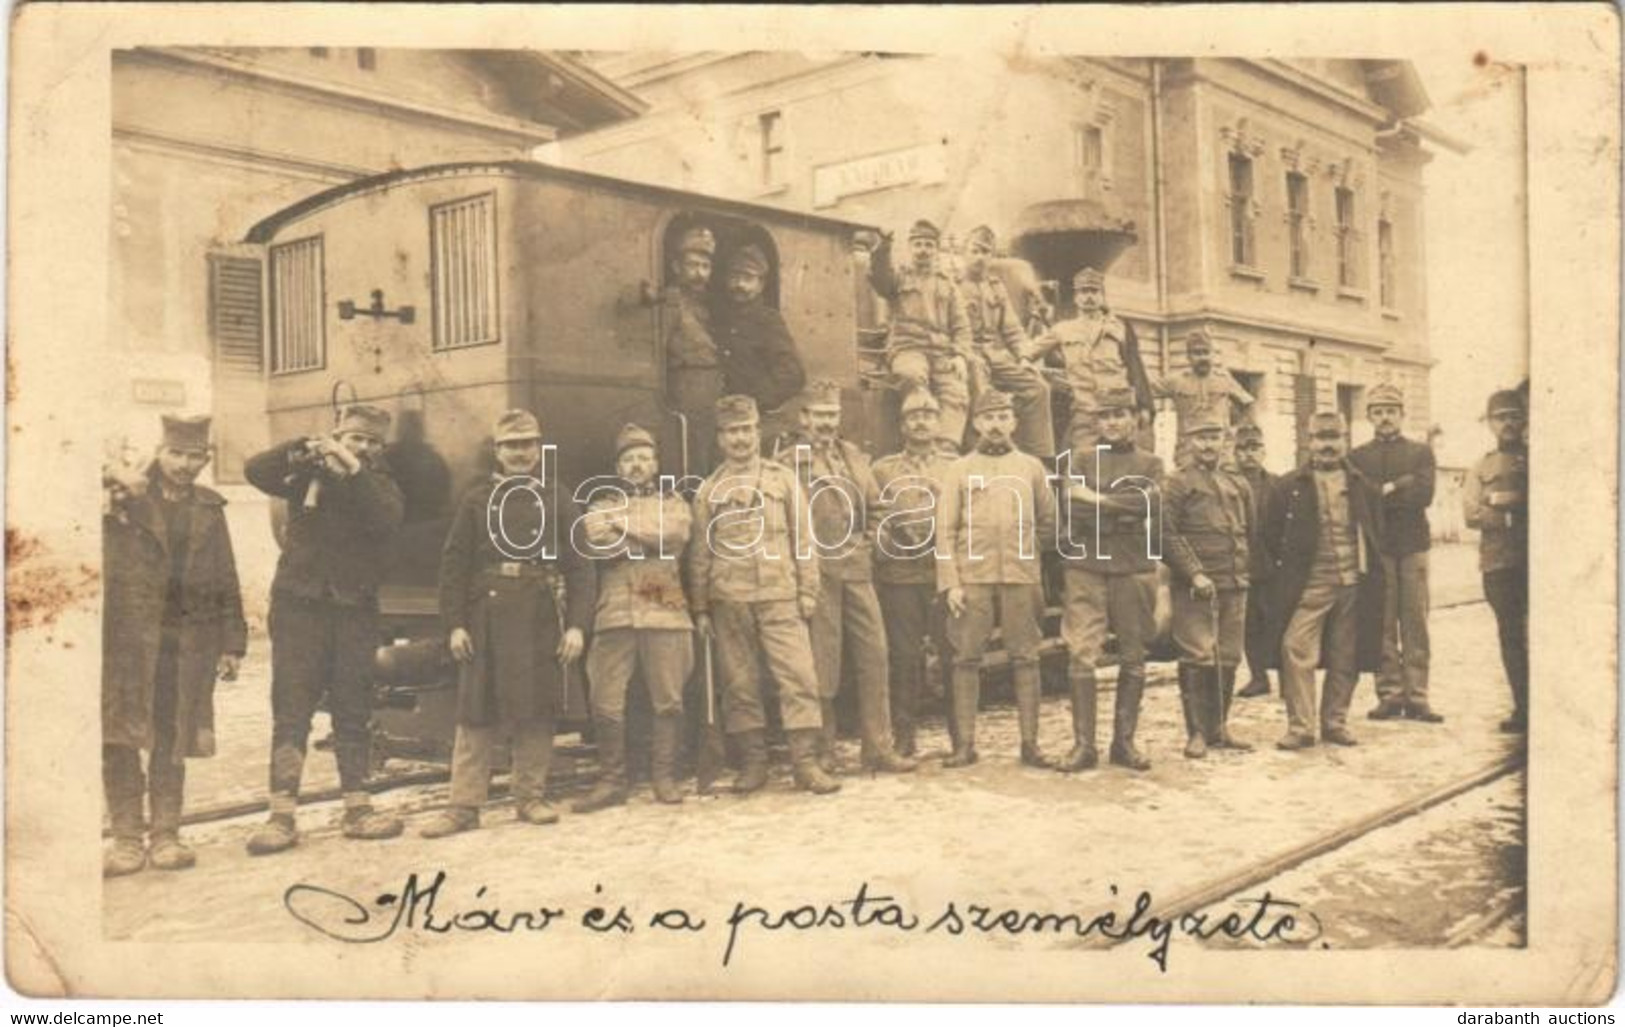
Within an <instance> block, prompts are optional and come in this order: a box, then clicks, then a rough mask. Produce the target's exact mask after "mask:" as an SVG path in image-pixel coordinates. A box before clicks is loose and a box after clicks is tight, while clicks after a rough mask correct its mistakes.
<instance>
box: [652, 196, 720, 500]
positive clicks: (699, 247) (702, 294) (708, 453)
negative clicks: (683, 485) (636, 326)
mask: <svg viewBox="0 0 1625 1027" xmlns="http://www.w3.org/2000/svg"><path fill="white" fill-rule="evenodd" d="M716 253H717V239H716V236H715V235H713V234H712V233H711V230H710V229H709V228H704V227H698V226H696V227H694V228H690V229H688V230H687V231H685V232H684V233H683V234H682V237H681V238H680V239H679V240H678V243H677V256H676V258H675V259H674V260H672V261H671V264H670V273H671V281H672V284H671V285H668V286H667V288H666V292H665V297H664V302H665V311H666V406H667V408H668V409H670V410H671V411H673V412H675V413H678V414H681V415H682V416H683V428H684V431H685V432H686V435H685V437H684V444H685V445H686V446H687V453H686V456H687V460H686V463H687V466H685V467H683V468H682V471H683V473H684V474H699V475H704V474H709V473H710V472H711V464H712V462H713V460H714V459H715V457H714V453H713V447H714V446H715V445H716V430H715V426H714V425H712V424H711V414H712V410H713V408H714V407H715V406H716V402H717V397H719V396H721V395H722V366H721V360H720V358H719V356H718V354H717V344H716V341H715V340H714V339H713V338H712V336H711V308H710V288H711V268H712V261H713V260H714V259H715V258H716Z"/></svg>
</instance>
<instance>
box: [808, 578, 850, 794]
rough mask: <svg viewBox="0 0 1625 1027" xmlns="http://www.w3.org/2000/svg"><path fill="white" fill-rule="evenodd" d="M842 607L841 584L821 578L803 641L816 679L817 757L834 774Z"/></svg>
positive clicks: (843, 604)
mask: <svg viewBox="0 0 1625 1027" xmlns="http://www.w3.org/2000/svg"><path fill="white" fill-rule="evenodd" d="M845 605H846V591H845V588H844V587H843V584H842V582H840V581H834V580H831V579H829V578H825V579H824V580H823V588H822V589H821V591H820V592H819V595H818V606H817V607H816V608H815V609H814V610H813V615H812V619H811V620H810V621H808V622H807V639H808V642H809V643H810V644H811V646H812V658H813V670H814V672H815V674H816V676H817V679H818V707H819V716H820V718H821V719H822V721H823V730H822V731H821V732H820V734H819V739H818V747H817V748H818V752H817V756H818V758H819V761H820V762H821V763H822V764H823V766H824V769H825V770H826V771H828V772H833V771H834V765H835V743H836V740H837V737H838V728H839V724H838V723H837V720H836V713H835V699H836V696H838V695H839V694H840V691H841V653H842V649H843V642H844V633H845V632H844V629H845V616H844V610H845Z"/></svg>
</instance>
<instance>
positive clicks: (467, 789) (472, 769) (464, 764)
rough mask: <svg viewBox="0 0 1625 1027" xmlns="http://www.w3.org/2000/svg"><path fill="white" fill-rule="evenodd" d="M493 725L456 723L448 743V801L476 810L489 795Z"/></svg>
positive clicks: (494, 732)
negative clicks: (449, 791)
mask: <svg viewBox="0 0 1625 1027" xmlns="http://www.w3.org/2000/svg"><path fill="white" fill-rule="evenodd" d="M495 744H496V728H494V727H481V726H475V725H471V724H459V725H457V734H456V737H455V738H454V739H453V741H452V746H451V804H452V805H453V806H462V807H465V808H467V809H479V808H480V807H481V806H483V805H485V802H486V800H487V799H489V798H490V797H491V748H492V746H494V745H495Z"/></svg>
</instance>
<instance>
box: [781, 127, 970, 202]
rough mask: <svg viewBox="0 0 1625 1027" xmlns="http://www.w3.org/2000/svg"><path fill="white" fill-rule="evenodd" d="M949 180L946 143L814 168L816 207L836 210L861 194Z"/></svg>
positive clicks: (944, 141)
mask: <svg viewBox="0 0 1625 1027" xmlns="http://www.w3.org/2000/svg"><path fill="white" fill-rule="evenodd" d="M947 180H948V142H947V140H945V139H944V140H939V141H937V142H932V143H925V144H923V145H920V146H910V147H908V148H906V149H902V150H888V151H887V152H885V153H877V154H873V155H871V156H868V157H859V158H858V159H857V160H849V161H843V162H842V163H840V164H826V165H824V166H823V167H820V168H814V169H813V206H814V207H833V206H834V205H835V204H837V203H840V202H841V200H843V199H845V198H846V197H848V196H856V195H858V194H859V193H870V192H875V191H876V190H880V189H891V188H893V187H895V186H900V185H932V184H935V183H937V182H946V181H947Z"/></svg>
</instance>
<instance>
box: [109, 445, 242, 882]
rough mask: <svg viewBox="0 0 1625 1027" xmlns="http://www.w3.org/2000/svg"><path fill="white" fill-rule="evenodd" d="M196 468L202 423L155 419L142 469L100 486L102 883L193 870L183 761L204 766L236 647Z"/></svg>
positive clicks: (220, 538)
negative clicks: (105, 489)
mask: <svg viewBox="0 0 1625 1027" xmlns="http://www.w3.org/2000/svg"><path fill="white" fill-rule="evenodd" d="M208 463H209V418H207V417H184V418H182V417H170V416H167V415H166V416H165V417H164V418H163V441H162V442H161V443H160V444H159V446H158V451H157V454H156V456H155V457H154V459H153V461H152V463H151V465H150V466H148V467H147V468H145V469H144V470H143V471H140V472H138V473H136V474H122V475H121V474H118V473H112V474H110V475H109V477H110V478H112V479H114V480H116V481H118V482H121V483H122V485H121V491H122V494H121V495H120V496H119V498H118V501H117V502H116V503H114V504H112V505H111V506H110V508H109V509H108V511H107V515H106V516H105V517H104V518H103V520H102V567H103V572H104V576H105V577H104V580H105V582H106V596H105V599H106V603H105V606H104V609H103V615H102V787H103V794H104V796H105V798H106V801H107V811H108V817H109V819H110V820H111V822H112V828H113V842H112V846H111V847H110V848H109V850H108V851H107V853H106V854H105V855H104V856H103V862H102V872H103V874H104V875H106V876H108V877H116V876H119V875H122V874H129V873H134V872H136V871H138V870H140V869H141V868H142V866H144V865H145V864H146V863H147V862H148V861H150V862H151V864H152V865H153V866H154V867H156V868H158V869H160V870H182V869H185V868H187V867H190V866H192V865H193V864H194V863H195V862H196V856H195V855H194V854H193V852H192V850H191V849H190V848H188V847H187V846H186V845H184V844H182V842H181V840H180V826H181V807H182V804H183V797H184V792H185V784H186V763H185V761H186V759H187V758H189V757H202V756H213V755H214V753H215V740H214V683H215V680H216V678H219V679H221V680H225V681H231V680H233V679H235V678H236V676H237V667H238V663H239V661H240V660H241V658H242V655H243V653H244V651H245V650H246V648H247V637H248V636H247V627H246V625H245V624H244V621H243V604H242V595H241V592H240V590H239V588H238V584H237V564H236V560H235V558H234V556H233V554H232V549H231V534H230V532H229V531H228V530H227V527H226V517H225V504H226V501H225V500H224V499H222V498H221V497H220V496H219V495H218V494H217V493H215V492H214V491H213V490H212V489H208V488H204V487H203V486H201V485H198V484H197V483H196V481H197V476H198V475H199V474H200V473H201V472H202V471H203V468H204V467H206V466H207V465H208ZM142 750H146V753H147V757H146V771H145V773H143V771H142V766H141V762H142V760H141V754H142ZM143 803H145V805H146V811H147V816H145V817H144V816H143V809H142V807H143ZM143 828H145V832H146V846H145V847H144V846H143V839H142V834H143Z"/></svg>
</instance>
